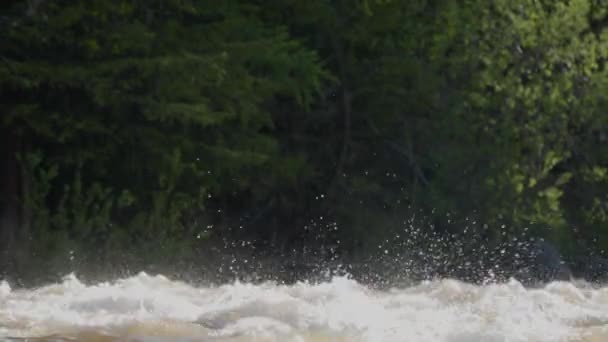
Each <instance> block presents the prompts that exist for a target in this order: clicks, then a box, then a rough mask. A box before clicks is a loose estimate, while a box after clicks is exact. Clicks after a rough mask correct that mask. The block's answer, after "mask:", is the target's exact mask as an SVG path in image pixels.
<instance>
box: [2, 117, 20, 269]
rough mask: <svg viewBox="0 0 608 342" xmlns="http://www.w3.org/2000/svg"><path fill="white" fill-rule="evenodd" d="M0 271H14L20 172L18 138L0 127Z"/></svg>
mask: <svg viewBox="0 0 608 342" xmlns="http://www.w3.org/2000/svg"><path fill="white" fill-rule="evenodd" d="M0 139H1V142H2V143H1V144H0V158H1V160H2V164H1V165H2V166H0V272H2V273H3V274H6V273H13V272H14V271H15V261H16V260H15V251H16V249H17V246H16V244H17V233H18V229H19V226H20V224H21V191H20V190H21V189H20V188H21V176H20V167H19V161H18V159H17V153H18V151H19V149H20V144H19V138H18V136H17V135H16V134H15V133H14V132H12V131H11V130H10V129H8V128H6V127H4V128H0Z"/></svg>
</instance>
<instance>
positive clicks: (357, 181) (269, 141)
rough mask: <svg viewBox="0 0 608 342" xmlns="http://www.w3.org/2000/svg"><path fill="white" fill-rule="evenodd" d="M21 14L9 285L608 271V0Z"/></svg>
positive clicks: (0, 96)
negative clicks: (336, 269)
mask: <svg viewBox="0 0 608 342" xmlns="http://www.w3.org/2000/svg"><path fill="white" fill-rule="evenodd" d="M0 9H1V11H0V104H1V106H2V107H1V110H0V140H1V143H0V160H1V164H0V273H2V274H3V276H4V277H10V278H13V279H18V280H19V281H21V282H23V283H24V284H27V283H31V282H36V281H41V280H44V279H47V278H48V277H54V276H61V275H63V274H65V273H67V272H70V271H74V270H76V271H79V272H84V273H88V274H90V275H92V276H93V275H98V276H100V277H102V276H104V275H107V274H118V273H121V272H123V273H124V272H135V271H139V270H141V269H147V270H153V271H154V270H157V271H162V272H165V273H173V274H188V275H189V276H191V277H195V278H196V277H198V278H205V277H207V278H209V277H210V278H214V277H215V278H217V277H219V276H218V274H222V275H223V276H224V277H233V276H239V275H242V274H247V276H251V277H255V274H254V275H251V274H252V272H253V271H252V270H255V269H256V268H257V267H261V268H263V267H270V266H267V264H272V265H275V266H272V267H275V268H276V269H274V271H273V272H278V271H276V270H277V269H280V270H281V271H280V272H284V273H289V272H295V273H298V272H309V271H307V269H313V270H314V269H315V267H317V266H318V265H326V264H329V265H331V264H332V263H333V264H334V265H341V266H340V267H346V266H344V265H349V266H348V267H350V268H353V269H352V270H351V271H352V272H353V273H357V272H359V273H361V274H364V273H365V274H368V275H369V274H370V272H371V271H373V272H377V273H380V271H379V270H380V269H382V270H385V271H386V272H385V274H391V275H393V276H395V275H399V276H403V277H416V276H418V277H420V276H423V277H432V276H435V275H441V276H454V277H459V278H464V279H467V280H473V281H475V280H479V278H480V277H485V276H486V275H487V274H489V273H491V274H499V273H501V272H502V273H504V274H505V276H510V275H512V274H516V273H517V272H521V270H522V269H523V268H525V267H526V266H527V265H526V258H527V257H528V256H527V254H526V251H529V250H530V246H537V245H538V244H539V243H542V244H544V245H545V246H548V247H547V248H549V249H552V248H553V247H555V249H557V250H559V254H560V255H561V258H563V260H564V261H563V262H564V264H565V265H564V266H567V267H568V268H570V269H571V270H572V272H573V274H575V275H577V276H582V277H586V278H589V279H601V278H602V277H605V275H606V271H607V270H608V262H607V261H606V259H605V258H606V257H608V254H607V253H606V249H608V145H607V142H608V130H607V129H608V71H607V70H606V62H607V58H608V3H606V2H605V1H603V0H550V1H548V0H547V1H546V0H496V1H487V0H454V1H439V0H306V1H301V0H264V1H262V0H248V1H245V0H225V1H209V0H149V1H142V0H131V1H128V0H112V1H107V0H87V1H84V0H73V1H72V0H71V1H60V0H28V1H3V2H2V5H0ZM267 260H271V261H272V262H268V263H266V261H267ZM353 265H354V266H353ZM272 267H270V268H272ZM348 267H347V268H348ZM357 267H358V271H357V270H355V268H357ZM347 271H348V270H347ZM310 272H313V271H310ZM373 272H371V273H373ZM253 273H255V272H253ZM480 274H481V275H480Z"/></svg>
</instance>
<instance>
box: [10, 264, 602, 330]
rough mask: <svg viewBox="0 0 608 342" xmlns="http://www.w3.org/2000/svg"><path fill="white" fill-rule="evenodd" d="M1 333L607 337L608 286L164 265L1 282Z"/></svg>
mask: <svg viewBox="0 0 608 342" xmlns="http://www.w3.org/2000/svg"><path fill="white" fill-rule="evenodd" d="M0 337H2V338H0V339H4V340H7V341H104V342H105V341H294V342H295V341H298V342H299V341H424V342H435V341H436V342H469V341H471V342H477V341H483V342H499V341H500V342H511V341H513V342H515V341H517V342H519V341H521V342H524V341H529V342H533V341H534V342H536V341H537V342H557V341H564V342H599V341H608V288H592V287H590V286H588V285H586V284H584V283H577V284H574V283H567V282H563V283H562V282H556V283H551V284H548V285H547V286H545V287H544V288H541V289H525V288H524V287H523V286H522V285H521V284H520V283H518V282H516V281H511V282H509V283H506V284H490V285H485V286H474V285H470V284H465V283H461V282H458V281H455V280H448V279H446V280H437V281H431V282H425V283H422V284H419V285H417V286H413V287H409V288H400V289H392V290H387V291H378V290H371V289H369V288H367V287H365V286H363V285H360V284H358V283H357V282H355V281H353V280H350V279H348V278H342V277H338V278H334V279H333V280H332V281H330V282H326V283H321V284H314V285H313V284H307V283H298V284H295V285H291V286H285V285H276V284H272V283H266V284H262V285H253V284H247V283H233V284H227V285H224V286H219V287H193V286H190V285H188V284H185V283H182V282H177V281H172V280H169V279H167V278H165V277H163V276H149V275H146V274H143V273H142V274H139V275H138V276H135V277H131V278H127V279H122V280H118V281H115V282H112V283H101V284H97V285H95V286H86V285H84V284H82V283H81V282H80V281H79V280H78V279H77V278H76V277H74V276H69V277H67V278H66V279H65V280H64V281H63V282H61V283H58V284H52V285H48V286H45V287H42V288H39V289H35V290H11V288H10V286H9V285H8V284H7V283H0Z"/></svg>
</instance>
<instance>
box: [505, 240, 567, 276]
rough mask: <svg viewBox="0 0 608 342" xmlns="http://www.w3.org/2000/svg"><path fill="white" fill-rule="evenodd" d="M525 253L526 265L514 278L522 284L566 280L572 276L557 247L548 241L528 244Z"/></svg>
mask: <svg viewBox="0 0 608 342" xmlns="http://www.w3.org/2000/svg"><path fill="white" fill-rule="evenodd" d="M525 255H526V265H525V266H524V267H523V268H521V269H519V270H518V271H517V272H516V274H515V278H516V279H518V280H520V281H521V282H522V283H524V284H527V285H533V284H538V283H547V282H551V281H556V280H562V281H568V280H570V279H571V278H572V272H571V271H570V268H569V267H568V265H567V264H566V262H565V261H564V260H563V258H562V256H561V254H560V253H559V251H558V249H557V248H556V247H555V246H554V245H553V244H551V243H550V242H547V241H544V240H541V241H536V242H535V243H533V244H532V245H530V247H529V249H528V250H527V251H526V253H525Z"/></svg>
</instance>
